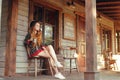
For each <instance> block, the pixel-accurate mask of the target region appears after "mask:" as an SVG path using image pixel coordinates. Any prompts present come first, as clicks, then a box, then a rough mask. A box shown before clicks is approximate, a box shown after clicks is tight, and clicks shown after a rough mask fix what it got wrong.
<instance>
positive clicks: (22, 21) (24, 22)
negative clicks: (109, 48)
mask: <svg viewBox="0 0 120 80" xmlns="http://www.w3.org/2000/svg"><path fill="white" fill-rule="evenodd" d="M37 1H39V0H36V2H37ZM41 1H42V2H47V3H49V4H51V5H54V6H56V7H58V8H59V9H60V10H61V11H59V26H60V27H59V44H60V45H59V47H62V46H74V47H75V46H76V41H71V40H66V39H64V38H63V25H62V24H63V21H62V13H68V14H71V15H73V16H76V15H75V14H74V11H76V12H79V13H84V7H83V6H80V5H78V4H76V9H71V8H69V7H68V6H67V5H66V2H64V1H62V0H47V1H44V0H41ZM63 6H64V7H63ZM28 14H29V0H19V5H18V27H17V46H16V47H17V48H16V49H17V50H16V73H26V71H27V70H26V69H27V55H26V51H25V48H24V46H23V40H24V37H25V35H26V33H27V29H28V21H29V20H28V16H29V15H28ZM98 22H99V21H98ZM99 23H101V24H104V25H106V26H110V28H113V27H114V23H113V21H112V20H109V19H108V18H106V17H104V16H103V20H102V21H101V22H99ZM108 23H109V24H108ZM97 53H101V45H100V44H98V45H97ZM57 56H58V55H57ZM68 64H69V63H68Z"/></svg>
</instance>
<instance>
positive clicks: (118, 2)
mask: <svg viewBox="0 0 120 80" xmlns="http://www.w3.org/2000/svg"><path fill="white" fill-rule="evenodd" d="M108 4H109V5H110V4H120V1H116V2H114V1H112V2H110V1H109V2H99V3H97V6H98V5H108Z"/></svg>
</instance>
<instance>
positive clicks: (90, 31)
mask: <svg viewBox="0 0 120 80" xmlns="http://www.w3.org/2000/svg"><path fill="white" fill-rule="evenodd" d="M85 15H86V16H85V17H86V72H84V80H99V75H98V72H97V50H96V47H97V45H96V0H85Z"/></svg>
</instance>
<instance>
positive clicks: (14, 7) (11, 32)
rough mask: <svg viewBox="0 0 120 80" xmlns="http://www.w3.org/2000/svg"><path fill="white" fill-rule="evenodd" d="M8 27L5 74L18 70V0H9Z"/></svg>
mask: <svg viewBox="0 0 120 80" xmlns="http://www.w3.org/2000/svg"><path fill="white" fill-rule="evenodd" d="M8 6H9V7H8V12H9V13H8V23H7V24H8V27H7V35H6V54H5V73H4V74H5V76H14V75H15V72H16V69H15V68H16V35H17V33H16V32H17V19H18V0H9V1H8Z"/></svg>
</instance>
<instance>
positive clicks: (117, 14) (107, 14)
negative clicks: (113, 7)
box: [107, 14, 120, 16]
mask: <svg viewBox="0 0 120 80" xmlns="http://www.w3.org/2000/svg"><path fill="white" fill-rule="evenodd" d="M107 15H108V16H120V14H107Z"/></svg>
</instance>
